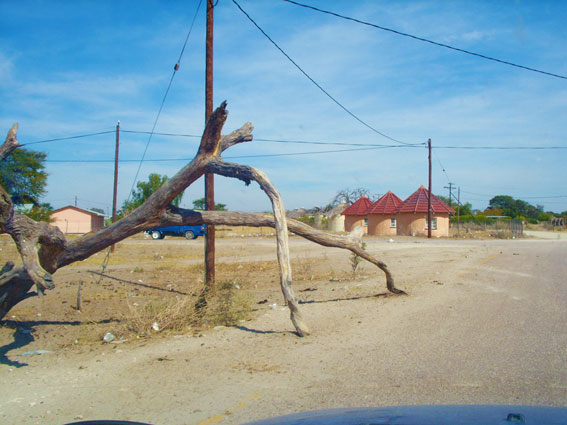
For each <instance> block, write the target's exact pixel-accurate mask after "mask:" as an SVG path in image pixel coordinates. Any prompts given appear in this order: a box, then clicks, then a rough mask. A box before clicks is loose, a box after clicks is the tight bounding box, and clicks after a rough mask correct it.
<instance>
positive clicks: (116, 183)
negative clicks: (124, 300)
mask: <svg viewBox="0 0 567 425" xmlns="http://www.w3.org/2000/svg"><path fill="white" fill-rule="evenodd" d="M119 146H120V121H118V123H117V124H116V149H115V151H114V192H113V195H112V222H113V223H114V222H115V221H116V192H117V191H118V151H119ZM110 252H114V244H112V246H111V247H110Z"/></svg>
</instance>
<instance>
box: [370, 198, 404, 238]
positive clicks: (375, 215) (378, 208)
mask: <svg viewBox="0 0 567 425" xmlns="http://www.w3.org/2000/svg"><path fill="white" fill-rule="evenodd" d="M401 204H402V200H401V199H400V198H398V197H397V196H396V195H395V194H394V193H392V191H391V190H389V191H388V192H386V194H385V195H384V196H382V197H381V198H380V199H378V200H377V201H376V202H374V203H373V204H372V205H370V208H368V211H367V212H366V214H367V215H368V234H369V235H386V236H394V235H396V234H397V217H396V211H397V209H398V207H399V206H400V205H401Z"/></svg>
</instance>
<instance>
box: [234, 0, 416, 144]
mask: <svg viewBox="0 0 567 425" xmlns="http://www.w3.org/2000/svg"><path fill="white" fill-rule="evenodd" d="M232 2H233V3H234V4H235V5H236V7H238V9H240V11H241V12H242V13H243V14H244V15H245V16H246V17H247V18H248V20H249V21H250V22H252V24H253V25H254V26H255V27H256V28H257V29H258V30H259V31H260V32H261V33H262V34H263V35H264V37H266V38H267V39H268V40H269V41H270V43H272V44H273V45H274V46H275V47H276V49H278V50H279V51H280V52H281V53H282V54H283V55H284V56H285V57H286V58H287V59H288V60H289V61H290V62H291V63H292V64H293V65H294V66H295V67H296V68H297V69H298V70H299V71H300V72H301V73H302V74H303V75H304V76H305V77H306V78H307V79H308V80H309V81H311V82H312V83H313V84H314V85H315V86H316V87H317V88H318V89H319V90H321V91H322V92H323V93H324V94H325V95H326V96H327V97H328V98H329V99H331V100H332V101H333V102H334V103H336V104H337V105H338V106H339V107H340V108H341V109H342V110H343V111H345V112H346V113H347V114H349V115H350V116H351V117H353V118H354V119H355V120H357V121H358V122H359V123H361V124H362V125H364V126H365V127H367V128H369V129H370V130H372V131H373V132H375V133H377V134H379V135H380V136H382V137H385V138H386V139H389V140H392V141H393V142H396V143H400V144H402V145H409V144H411V143H406V142H402V141H400V140H397V139H394V138H393V137H390V136H388V135H387V134H385V133H383V132H381V131H379V130H377V129H376V128H374V127H372V126H371V125H370V124H368V123H367V122H366V121H363V120H362V119H361V118H359V117H358V116H357V115H355V114H354V113H353V112H352V111H351V110H350V109H348V108H347V107H346V106H344V105H343V104H342V103H341V102H339V101H338V100H337V99H335V98H334V97H333V96H332V95H331V94H330V93H329V92H328V91H327V90H325V89H324V88H323V87H322V86H321V85H320V84H319V83H317V82H316V81H315V80H314V79H313V78H312V77H311V76H310V75H309V74H307V72H305V71H304V70H303V68H301V67H300V66H299V65H298V64H297V62H295V61H294V60H293V59H292V58H291V57H290V56H289V55H288V54H287V53H286V52H284V51H283V49H282V48H281V47H280V46H279V45H278V44H277V43H276V42H275V41H274V40H273V39H272V38H271V37H270V36H269V35H268V34H267V33H266V32H265V31H264V30H263V29H262V28H260V26H259V25H258V24H257V23H256V21H254V19H252V17H251V16H250V15H249V14H248V13H246V11H245V10H244V9H242V7H241V6H240V5H239V4H238V3H237V2H236V0H232Z"/></svg>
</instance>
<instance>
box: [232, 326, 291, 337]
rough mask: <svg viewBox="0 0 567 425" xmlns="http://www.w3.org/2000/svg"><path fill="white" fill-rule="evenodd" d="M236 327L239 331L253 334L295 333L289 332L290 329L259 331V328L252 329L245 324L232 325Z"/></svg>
mask: <svg viewBox="0 0 567 425" xmlns="http://www.w3.org/2000/svg"><path fill="white" fill-rule="evenodd" d="M233 327H234V328H236V329H239V330H241V331H245V332H250V333H253V334H261V335H269V334H280V335H282V334H295V332H291V331H261V330H259V329H252V328H248V327H246V326H242V325H234V326H233Z"/></svg>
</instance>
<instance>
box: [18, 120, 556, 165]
mask: <svg viewBox="0 0 567 425" xmlns="http://www.w3.org/2000/svg"><path fill="white" fill-rule="evenodd" d="M114 132H115V130H107V131H99V132H96V133H87V134H80V135H75V136H66V137H58V138H55V139H46V140H38V141H34V142H27V143H22V144H20V146H27V145H34V144H40V143H50V142H58V141H66V140H73V139H80V138H87V137H92V136H99V135H103V134H110V133H114ZM120 132H121V133H130V134H151V135H153V136H166V137H189V138H201V137H202V136H200V135H196V134H184V133H165V132H164V133H158V132H151V131H137V130H123V129H121V130H120ZM254 140H255V141H258V142H268V143H288V144H303V145H334V146H361V147H394V146H395V145H384V144H378V143H349V142H322V141H313V140H287V139H264V138H254ZM422 146H423V143H414V144H411V143H408V144H405V145H404V147H422ZM432 149H457V150H458V149H463V150H561V149H567V146H482V145H475V146H456V145H452V146H451V145H445V146H439V145H436V146H432ZM437 160H438V162H439V165H440V166H441V168H442V169H443V171H445V170H444V167H443V164H441V161H440V160H439V158H437ZM52 162H53V161H52Z"/></svg>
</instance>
